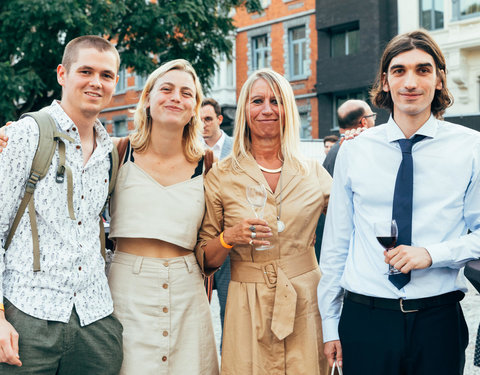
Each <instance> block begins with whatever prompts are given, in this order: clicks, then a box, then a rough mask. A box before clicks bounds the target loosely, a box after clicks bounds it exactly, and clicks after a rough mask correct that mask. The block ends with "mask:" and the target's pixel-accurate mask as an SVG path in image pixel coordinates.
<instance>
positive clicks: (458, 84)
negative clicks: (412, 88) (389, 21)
mask: <svg viewBox="0 0 480 375" xmlns="http://www.w3.org/2000/svg"><path fill="white" fill-rule="evenodd" d="M397 6H398V29H399V30H398V32H399V33H404V32H408V31H410V30H414V29H418V28H419V27H423V28H425V29H427V30H429V31H430V32H431V35H432V36H433V37H434V38H435V40H436V41H437V43H438V44H439V45H440V48H441V49H442V51H443V53H444V54H445V58H446V60H447V69H448V71H447V85H448V88H449V89H450V91H451V92H452V94H453V97H454V99H455V102H454V104H453V106H452V107H450V108H448V109H447V111H446V113H445V115H446V117H471V116H475V117H477V118H480V0H398V4H397Z"/></svg>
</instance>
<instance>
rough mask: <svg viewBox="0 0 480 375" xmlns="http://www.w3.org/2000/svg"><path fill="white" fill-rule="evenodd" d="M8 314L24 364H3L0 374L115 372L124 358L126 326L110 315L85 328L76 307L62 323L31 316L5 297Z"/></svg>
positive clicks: (90, 374) (106, 374)
mask: <svg viewBox="0 0 480 375" xmlns="http://www.w3.org/2000/svg"><path fill="white" fill-rule="evenodd" d="M5 317H6V318H7V321H8V322H10V324H11V325H12V326H13V327H14V328H15V329H16V331H17V332H18V334H19V353H18V354H19V356H20V360H21V361H22V364H23V365H22V366H21V367H17V366H11V365H7V364H4V363H2V364H0V374H35V375H43V374H45V375H47V374H48V375H61V374H65V375H66V374H68V375H76V374H78V375H85V374H88V375H110V374H111V375H114V374H118V372H119V371H120V367H121V365H122V360H123V350H122V325H121V324H120V322H119V321H118V319H117V318H115V317H114V316H113V315H109V316H107V317H105V318H103V319H100V320H98V321H96V322H94V323H91V324H89V325H87V326H84V327H81V326H80V322H79V319H78V315H77V313H76V311H75V308H74V309H73V311H72V315H71V317H70V321H69V322H68V323H61V322H55V321H49V320H42V319H37V318H34V317H32V316H30V315H27V314H25V313H23V312H22V311H20V310H19V309H17V308H16V307H15V306H13V305H12V304H11V303H10V302H9V301H7V300H5Z"/></svg>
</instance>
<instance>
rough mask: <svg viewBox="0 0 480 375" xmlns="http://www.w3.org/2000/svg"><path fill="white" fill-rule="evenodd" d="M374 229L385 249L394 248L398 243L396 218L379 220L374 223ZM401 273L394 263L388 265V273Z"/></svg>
mask: <svg viewBox="0 0 480 375" xmlns="http://www.w3.org/2000/svg"><path fill="white" fill-rule="evenodd" d="M373 230H374V232H375V236H376V237H377V241H378V242H379V243H380V245H382V246H383V248H384V249H385V250H387V251H388V250H391V249H393V248H394V247H395V246H396V244H397V238H398V227H397V222H396V221H395V220H384V221H379V222H376V223H374V224H373ZM399 273H401V272H400V271H399V270H397V269H396V268H395V267H393V266H392V265H390V264H389V265H388V272H387V275H396V274H399Z"/></svg>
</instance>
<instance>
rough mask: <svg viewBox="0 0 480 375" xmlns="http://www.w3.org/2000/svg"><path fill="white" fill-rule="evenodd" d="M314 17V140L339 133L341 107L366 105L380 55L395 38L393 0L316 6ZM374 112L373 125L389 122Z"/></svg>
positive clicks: (329, 1)
mask: <svg viewBox="0 0 480 375" xmlns="http://www.w3.org/2000/svg"><path fill="white" fill-rule="evenodd" d="M316 11H317V22H316V27H317V33H318V60H317V85H316V91H317V95H318V113H319V116H318V118H319V123H318V126H319V131H318V135H319V137H320V138H323V137H324V136H326V135H328V134H331V133H334V132H335V131H336V130H337V129H338V125H337V116H336V110H337V108H338V107H339V106H340V105H341V104H342V103H343V102H344V101H346V100H348V99H363V100H366V101H369V98H368V91H369V90H370V88H371V86H372V84H373V80H374V79H375V75H376V73H377V70H378V63H379V61H380V57H381V55H382V52H383V49H384V47H385V46H386V44H387V43H388V41H389V40H390V39H391V38H392V37H394V36H395V35H397V31H398V23H397V20H398V15H397V0H362V1H357V0H342V1H338V0H316ZM374 110H375V109H374ZM377 112H379V115H378V118H377V123H381V122H383V121H384V120H387V119H388V115H387V113H386V112H385V111H379V110H377Z"/></svg>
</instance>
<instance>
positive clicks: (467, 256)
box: [318, 116, 480, 342]
mask: <svg viewBox="0 0 480 375" xmlns="http://www.w3.org/2000/svg"><path fill="white" fill-rule="evenodd" d="M416 134H422V135H425V136H426V137H427V138H425V139H424V140H422V141H421V142H418V143H416V144H415V145H414V146H413V150H412V156H413V168H414V170H413V173H414V187H413V215H412V246H417V247H425V248H426V249H427V250H428V252H429V254H430V256H431V258H432V265H431V266H430V267H429V268H427V269H422V270H413V271H412V278H411V281H410V282H409V283H408V284H407V285H406V286H405V287H404V288H402V289H400V290H398V289H397V288H396V287H395V286H394V285H393V284H392V283H391V282H389V280H388V276H386V275H385V273H386V272H387V270H388V265H387V264H386V263H385V262H384V256H383V247H382V246H381V245H380V244H379V243H378V241H377V239H376V237H375V233H374V230H373V224H374V223H375V222H376V221H380V220H389V219H391V218H392V204H393V192H394V187H395V179H396V175H397V171H398V167H399V165H400V162H401V160H402V152H401V150H400V147H399V145H398V142H397V140H398V139H402V138H405V136H404V135H403V133H402V131H401V130H400V128H399V127H398V126H397V125H396V123H395V122H394V120H393V118H390V119H389V121H388V123H387V124H384V125H380V126H377V127H375V128H371V129H368V130H367V131H365V132H364V133H362V134H361V135H360V136H358V137H357V138H356V139H354V140H351V141H347V142H344V143H343V145H342V147H341V148H340V151H339V153H338V156H337V160H336V164H335V172H334V178H333V186H332V194H331V196H330V202H329V205H328V212H327V219H326V225H325V232H324V235H323V243H322V252H321V258H320V268H321V270H322V279H321V281H320V284H319V286H318V304H319V308H320V314H321V316H322V319H323V336H324V341H325V342H326V341H331V340H337V339H338V321H339V318H340V310H341V303H342V295H343V290H342V288H343V289H346V290H349V291H352V292H355V293H359V294H363V295H367V296H375V297H384V298H395V299H397V298H406V299H412V298H423V297H429V296H435V295H439V294H443V293H448V292H451V291H454V290H462V291H466V284H465V280H464V278H463V277H459V278H457V276H458V274H459V270H460V268H462V267H463V266H464V265H465V263H466V262H467V261H468V260H471V259H474V258H478V257H480V229H479V228H480V133H478V132H476V131H474V130H471V129H468V128H465V127H462V126H459V125H455V124H451V123H448V122H444V121H439V120H436V119H435V118H434V117H433V116H431V117H430V119H429V120H428V121H427V122H426V123H425V124H424V125H423V126H422V127H421V128H420V129H419V130H418V131H417V133H416ZM469 229H470V230H471V231H472V233H471V234H468V235H467V232H468V230H469Z"/></svg>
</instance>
